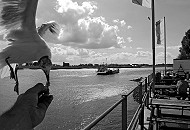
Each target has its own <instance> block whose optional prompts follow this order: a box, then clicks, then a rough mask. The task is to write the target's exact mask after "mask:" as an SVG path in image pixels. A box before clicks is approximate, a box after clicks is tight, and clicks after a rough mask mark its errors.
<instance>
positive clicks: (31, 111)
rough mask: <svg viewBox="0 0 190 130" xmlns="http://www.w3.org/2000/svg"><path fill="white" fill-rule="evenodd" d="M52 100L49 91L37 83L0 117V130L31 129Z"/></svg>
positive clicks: (37, 123) (40, 120)
mask: <svg viewBox="0 0 190 130" xmlns="http://www.w3.org/2000/svg"><path fill="white" fill-rule="evenodd" d="M52 100H53V96H52V95H49V89H48V88H47V87H45V86H44V85H43V84H41V83H38V84H36V85H35V86H34V87H32V88H30V89H28V90H27V91H26V92H25V93H24V94H21V95H19V96H18V98H17V101H16V103H15V104H14V106H13V107H12V108H11V109H10V110H9V111H7V112H5V113H4V114H3V115H2V116H1V117H0V129H13V128H14V129H32V128H34V127H36V126H37V125H39V124H40V123H41V122H42V121H43V119H44V117H45V113H46V111H47V108H48V106H49V105H50V103H51V101H52Z"/></svg>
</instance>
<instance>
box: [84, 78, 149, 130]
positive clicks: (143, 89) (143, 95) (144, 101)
mask: <svg viewBox="0 0 190 130" xmlns="http://www.w3.org/2000/svg"><path fill="white" fill-rule="evenodd" d="M151 81H152V80H151V75H150V77H149V76H148V78H145V80H144V81H143V82H140V83H139V85H138V86H137V87H135V88H134V89H133V90H132V91H130V92H129V93H128V94H127V95H122V96H121V99H120V100H119V101H117V102H116V103H115V104H114V105H113V106H111V107H110V108H109V109H107V110H106V111H105V112H104V113H102V114H101V115H100V116H99V117H97V118H96V119H95V120H94V121H92V122H91V123H90V124H89V125H87V126H86V127H85V128H84V129H83V130H90V129H91V128H93V127H94V126H95V125H96V124H97V123H98V122H100V121H101V120H102V119H103V118H104V117H105V116H107V115H108V114H109V113H110V112H111V111H112V110H113V109H115V108H116V107H117V106H118V105H119V104H120V103H121V104H122V130H135V129H136V128H137V127H138V126H139V125H140V128H141V130H143V129H144V107H148V104H149V97H150V86H151ZM134 91H138V96H139V106H138V108H137V110H136V112H135V114H134V116H133V118H132V120H131V122H130V124H129V126H127V97H128V96H129V95H131V94H132V93H133V92H134Z"/></svg>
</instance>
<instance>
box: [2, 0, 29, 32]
mask: <svg viewBox="0 0 190 130" xmlns="http://www.w3.org/2000/svg"><path fill="white" fill-rule="evenodd" d="M26 5H27V1H26V0H0V26H1V27H0V34H7V33H8V32H9V31H11V30H15V29H18V28H19V27H21V25H22V22H23V20H24V15H25V13H24V11H25V9H26Z"/></svg>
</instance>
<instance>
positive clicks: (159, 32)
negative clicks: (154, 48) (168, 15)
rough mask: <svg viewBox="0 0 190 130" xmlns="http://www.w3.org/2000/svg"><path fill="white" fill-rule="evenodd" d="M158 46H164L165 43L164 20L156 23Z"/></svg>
mask: <svg viewBox="0 0 190 130" xmlns="http://www.w3.org/2000/svg"><path fill="white" fill-rule="evenodd" d="M156 36H157V44H162V43H163V41H164V19H161V20H158V21H157V22H156Z"/></svg>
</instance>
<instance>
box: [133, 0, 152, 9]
mask: <svg viewBox="0 0 190 130" xmlns="http://www.w3.org/2000/svg"><path fill="white" fill-rule="evenodd" d="M132 2H133V3H134V4H137V5H141V6H144V7H147V8H151V0H132Z"/></svg>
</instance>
